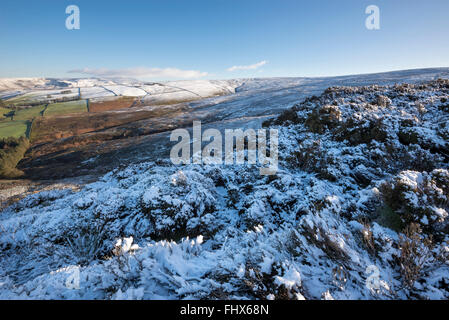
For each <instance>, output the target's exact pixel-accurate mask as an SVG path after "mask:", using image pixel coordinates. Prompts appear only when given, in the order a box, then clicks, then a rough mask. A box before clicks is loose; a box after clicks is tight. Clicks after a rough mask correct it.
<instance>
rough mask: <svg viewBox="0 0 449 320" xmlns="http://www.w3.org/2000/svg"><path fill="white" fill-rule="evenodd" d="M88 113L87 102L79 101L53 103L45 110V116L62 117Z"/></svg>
mask: <svg viewBox="0 0 449 320" xmlns="http://www.w3.org/2000/svg"><path fill="white" fill-rule="evenodd" d="M83 112H87V103H86V100H77V101H69V102H61V103H53V104H50V105H48V107H47V109H46V110H45V113H44V116H45V117H51V116H62V115H65V114H70V113H83Z"/></svg>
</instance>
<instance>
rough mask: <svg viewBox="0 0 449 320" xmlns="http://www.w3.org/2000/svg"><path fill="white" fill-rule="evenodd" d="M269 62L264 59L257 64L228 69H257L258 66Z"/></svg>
mask: <svg viewBox="0 0 449 320" xmlns="http://www.w3.org/2000/svg"><path fill="white" fill-rule="evenodd" d="M267 63H268V61H266V60H263V61H260V62H258V63H255V64H250V65H248V66H232V67H230V68H229V69H228V71H230V72H232V71H238V70H255V69H258V68H260V67H262V66H264V65H266V64H267Z"/></svg>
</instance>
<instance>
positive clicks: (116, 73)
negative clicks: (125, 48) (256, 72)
mask: <svg viewBox="0 0 449 320" xmlns="http://www.w3.org/2000/svg"><path fill="white" fill-rule="evenodd" d="M68 73H78V74H85V75H89V76H94V77H104V78H146V79H197V78H202V77H205V76H207V75H208V73H207V72H201V71H197V70H181V69H177V68H165V69H161V68H146V67H137V68H126V69H106V68H100V69H91V68H84V69H75V70H70V71H68Z"/></svg>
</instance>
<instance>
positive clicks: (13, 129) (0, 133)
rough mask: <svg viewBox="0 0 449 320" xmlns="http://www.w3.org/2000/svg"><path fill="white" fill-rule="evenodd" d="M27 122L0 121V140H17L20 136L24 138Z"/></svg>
mask: <svg viewBox="0 0 449 320" xmlns="http://www.w3.org/2000/svg"><path fill="white" fill-rule="evenodd" d="M28 123H29V122H28V121H20V120H17V121H16V120H14V121H10V120H4V121H0V139H2V138H8V137H15V138H19V137H21V136H24V137H25V136H26V133H27V128H28Z"/></svg>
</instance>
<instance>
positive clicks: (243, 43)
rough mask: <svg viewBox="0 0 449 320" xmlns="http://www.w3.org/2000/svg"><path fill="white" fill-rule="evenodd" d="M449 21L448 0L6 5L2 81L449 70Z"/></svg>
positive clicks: (0, 46)
mask: <svg viewBox="0 0 449 320" xmlns="http://www.w3.org/2000/svg"><path fill="white" fill-rule="evenodd" d="M71 4H75V5H77V6H78V7H79V8H80V11H81V29H80V30H67V29H66V27H65V20H66V18H67V16H68V15H67V14H66V13H65V9H66V7H67V6H68V5H71ZM371 4H374V5H377V6H378V7H379V8H380V18H381V20H380V23H381V24H380V27H381V29H380V30H375V31H373V30H367V29H366V28H365V19H366V17H367V15H366V14H365V8H366V7H367V6H368V5H371ZM448 15H449V1H448V0H429V1H420V0H369V1H364V0H339V1H335V0H313V1H312V0H310V1H300V0H291V1H289V0H276V1H275V0H270V1H266V0H239V1H234V0H208V1H203V0H198V1H197V0H163V1H161V0H158V1H154V0H145V1H144V0H128V1H103V0H95V1H92V0H91V1H84V0H71V1H65V0H40V1H31V0H28V1H23V0H14V1H12V0H1V1H0V77H79V76H83V77H87V76H95V75H97V76H108V75H109V76H115V75H117V74H120V75H123V76H136V77H141V78H143V79H148V80H150V79H155V80H166V79H171V78H196V77H199V78H204V79H224V78H238V77H275V76H331V75H344V74H356V73H370V72H380V71H390V70H399V69H410V68H421V67H449V36H448V33H449V19H448V18H447V17H448ZM235 66H246V68H232V67H235ZM69 71H72V72H69ZM73 71H76V72H73Z"/></svg>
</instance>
